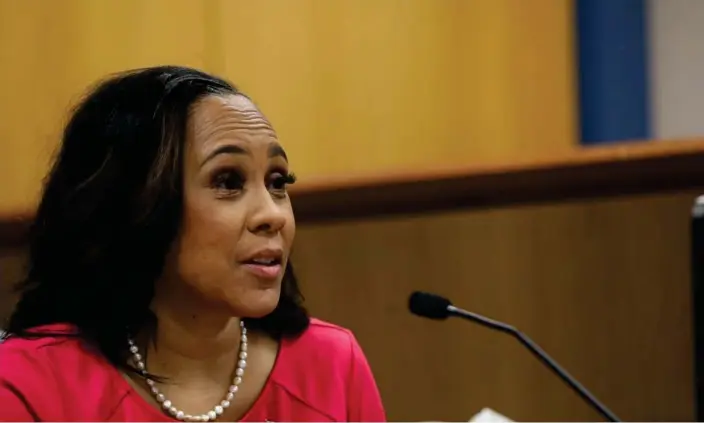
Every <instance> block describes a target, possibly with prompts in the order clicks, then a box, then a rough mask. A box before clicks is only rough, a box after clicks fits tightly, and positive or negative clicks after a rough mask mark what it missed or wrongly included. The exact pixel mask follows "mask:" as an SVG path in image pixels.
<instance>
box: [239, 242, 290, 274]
mask: <svg viewBox="0 0 704 423" xmlns="http://www.w3.org/2000/svg"><path fill="white" fill-rule="evenodd" d="M282 261H283V251H282V250H280V249H264V250H259V251H257V252H255V253H254V254H252V255H250V256H249V258H247V259H245V260H244V261H242V264H243V267H244V268H245V269H246V270H247V271H248V272H250V273H252V274H253V275H254V276H256V277H259V278H262V279H276V278H277V277H278V276H279V274H280V273H281V269H282V266H281V263H282Z"/></svg>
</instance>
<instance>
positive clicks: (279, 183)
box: [269, 172, 296, 193]
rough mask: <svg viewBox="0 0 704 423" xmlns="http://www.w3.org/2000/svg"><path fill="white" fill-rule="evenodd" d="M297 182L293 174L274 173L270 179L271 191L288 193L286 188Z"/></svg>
mask: <svg viewBox="0 0 704 423" xmlns="http://www.w3.org/2000/svg"><path fill="white" fill-rule="evenodd" d="M295 182H296V175H294V174H293V173H285V172H274V173H272V174H271V176H270V178H269V190H271V191H274V192H279V193H282V192H283V193H285V192H286V186H287V185H291V184H293V183H295Z"/></svg>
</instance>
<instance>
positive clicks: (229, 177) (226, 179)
mask: <svg viewBox="0 0 704 423" xmlns="http://www.w3.org/2000/svg"><path fill="white" fill-rule="evenodd" d="M212 186H213V188H215V189H217V190H218V191H225V192H231V191H239V190H241V189H242V188H243V187H244V178H243V177H242V175H241V174H240V173H239V172H237V171H234V170H231V169H230V170H222V171H220V172H217V173H216V174H215V175H214V176H213V180H212Z"/></svg>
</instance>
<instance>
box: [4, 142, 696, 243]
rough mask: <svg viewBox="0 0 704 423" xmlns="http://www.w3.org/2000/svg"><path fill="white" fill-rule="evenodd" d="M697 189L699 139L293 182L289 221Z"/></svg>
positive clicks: (18, 230) (7, 239) (8, 239)
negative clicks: (293, 214) (293, 217)
mask: <svg viewBox="0 0 704 423" xmlns="http://www.w3.org/2000/svg"><path fill="white" fill-rule="evenodd" d="M695 188H701V189H702V192H703V193H704V139H690V140H672V141H643V142H628V143H621V144H611V145H607V146H603V147H585V148H575V149H574V151H572V152H571V153H569V154H565V155H561V156H556V157H551V158H545V159H543V160H539V161H531V162H515V163H505V164H498V165H491V166H490V165H487V166H468V167H464V168H444V169H442V168H437V169H432V170H427V171H424V172H417V173H411V172H397V173H386V174H378V175H365V176H361V177H354V178H345V179H342V178H337V179H336V178H328V177H326V178H324V179H319V180H316V179H313V180H308V181H301V182H300V183H299V184H297V185H296V186H295V187H294V189H292V191H291V197H292V201H293V205H294V208H295V211H296V220H297V221H298V222H301V223H318V222H327V221H333V220H342V219H357V218H371V217H379V216H385V215H391V214H418V213H425V212H435V211H444V210H453V209H472V208H490V207H506V206H513V205H521V204H535V203H545V202H562V201H569V200H576V199H586V198H605V197H613V196H619V195H629V194H648V193H656V192H664V191H678V190H687V189H695ZM30 220H31V215H30V214H26V215H24V216H8V217H6V218H4V219H3V218H1V217H0V247H3V246H4V247H8V246H16V245H20V244H21V243H22V242H23V240H24V239H25V236H26V231H27V228H28V226H29V222H30Z"/></svg>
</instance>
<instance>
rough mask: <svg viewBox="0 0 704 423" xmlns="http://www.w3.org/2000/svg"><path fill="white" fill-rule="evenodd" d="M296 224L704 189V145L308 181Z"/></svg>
mask: <svg viewBox="0 0 704 423" xmlns="http://www.w3.org/2000/svg"><path fill="white" fill-rule="evenodd" d="M296 188H298V189H294V190H293V191H292V197H293V198H294V200H293V201H294V203H293V204H294V207H295V210H296V220H297V221H299V222H311V223H314V222H324V221H329V220H339V219H351V218H368V217H377V216H383V215H389V214H417V213H424V212H433V211H444V210H453V209H472V208H475V209H476V208H490V207H505V206H513V205H520V204H535V203H544V202H561V201H569V200H576V199H586V198H604V197H613V196H619V195H629V194H648V193H656V192H663V191H677V190H686V189H694V188H701V189H702V190H703V193H704V139H690V140H672V141H669V140H668V141H642V142H635V141H632V142H627V143H620V144H611V145H608V146H603V147H583V148H575V149H574V151H573V152H571V153H569V154H565V155H561V156H557V157H552V158H545V159H543V160H539V161H531V162H516V163H505V164H499V165H494V166H489V165H487V166H474V167H471V166H470V167H465V168H446V169H436V170H432V171H426V172H423V173H397V174H386V175H377V176H374V175H369V176H365V177H362V178H354V179H337V180H331V179H330V178H325V180H324V181H322V180H321V181H306V183H305V184H301V186H300V187H296Z"/></svg>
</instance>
